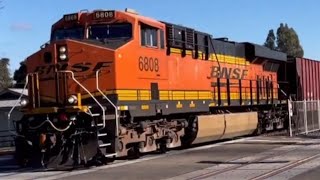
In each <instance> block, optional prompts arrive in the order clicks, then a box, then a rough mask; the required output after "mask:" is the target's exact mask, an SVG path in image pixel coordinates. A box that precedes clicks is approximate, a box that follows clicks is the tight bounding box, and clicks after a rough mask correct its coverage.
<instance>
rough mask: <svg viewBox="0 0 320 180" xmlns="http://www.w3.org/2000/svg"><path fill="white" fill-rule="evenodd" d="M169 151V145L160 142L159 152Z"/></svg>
mask: <svg viewBox="0 0 320 180" xmlns="http://www.w3.org/2000/svg"><path fill="white" fill-rule="evenodd" d="M167 151H168V149H167V145H166V144H165V143H160V144H159V152H160V153H161V154H164V153H166V152H167Z"/></svg>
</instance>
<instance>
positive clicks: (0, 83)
mask: <svg viewBox="0 0 320 180" xmlns="http://www.w3.org/2000/svg"><path fill="white" fill-rule="evenodd" d="M9 61H10V60H9V59H8V58H1V59H0V89H5V88H9V87H11V86H12V78H11V77H10V72H9Z"/></svg>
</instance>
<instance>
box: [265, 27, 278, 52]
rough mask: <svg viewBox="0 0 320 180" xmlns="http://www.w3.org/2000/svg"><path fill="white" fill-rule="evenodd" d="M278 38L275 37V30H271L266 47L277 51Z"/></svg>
mask: <svg viewBox="0 0 320 180" xmlns="http://www.w3.org/2000/svg"><path fill="white" fill-rule="evenodd" d="M275 41H276V36H275V35H274V32H273V29H270V30H269V33H268V36H267V39H266V42H265V43H264V46H266V47H268V48H270V49H272V50H275V49H276V42H275Z"/></svg>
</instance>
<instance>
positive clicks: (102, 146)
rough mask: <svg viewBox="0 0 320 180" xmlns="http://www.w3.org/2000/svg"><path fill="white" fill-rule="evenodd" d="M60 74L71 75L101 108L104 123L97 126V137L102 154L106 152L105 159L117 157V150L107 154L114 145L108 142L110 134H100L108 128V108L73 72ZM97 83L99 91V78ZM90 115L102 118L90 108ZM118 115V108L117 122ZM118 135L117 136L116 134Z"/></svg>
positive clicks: (67, 71) (65, 71) (66, 71)
mask: <svg viewBox="0 0 320 180" xmlns="http://www.w3.org/2000/svg"><path fill="white" fill-rule="evenodd" d="M60 72H61V73H66V74H67V73H69V74H71V78H72V80H73V81H74V82H76V83H77V84H78V85H79V86H80V87H81V88H82V89H83V90H85V91H86V92H87V93H88V94H89V95H90V97H91V98H92V99H93V100H94V101H95V102H96V104H97V105H98V106H99V107H100V109H101V112H102V123H99V124H97V127H98V130H97V131H98V132H97V136H98V145H99V149H100V150H101V152H105V153H104V156H105V157H113V156H116V155H117V153H116V151H115V149H114V150H113V152H112V153H107V152H106V148H107V147H109V146H111V145H112V144H111V142H106V140H107V136H108V134H107V133H101V132H100V131H103V130H105V127H106V108H105V107H104V106H102V104H101V103H100V102H99V101H98V100H97V99H96V98H95V97H94V96H93V94H92V93H91V92H90V91H89V90H88V89H87V88H86V87H84V86H83V85H82V84H81V83H80V82H79V81H78V80H77V79H76V78H75V76H74V72H73V71H69V70H64V71H60ZM98 72H99V71H97V73H96V75H97V77H98V75H99V73H98ZM96 82H97V89H98V88H99V87H98V83H99V81H98V78H97V81H96ZM98 91H99V92H100V93H102V92H101V90H100V89H98ZM102 95H103V96H105V95H104V94H103V93H102ZM107 100H108V101H109V102H110V103H111V104H112V105H113V106H114V107H116V106H115V105H114V104H113V103H112V102H111V101H110V100H109V99H108V98H107ZM89 114H90V115H91V116H92V117H100V116H101V114H100V113H95V114H93V113H91V111H90V108H89ZM117 114H118V113H117V108H116V120H117ZM117 127H118V126H117ZM116 133H118V129H117V130H116ZM116 135H117V134H116Z"/></svg>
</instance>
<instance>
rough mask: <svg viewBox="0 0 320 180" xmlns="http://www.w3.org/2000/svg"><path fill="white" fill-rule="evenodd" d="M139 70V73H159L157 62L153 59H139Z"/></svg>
mask: <svg viewBox="0 0 320 180" xmlns="http://www.w3.org/2000/svg"><path fill="white" fill-rule="evenodd" d="M139 70H140V71H150V72H158V71H159V60H158V58H153V57H142V56H140V57H139Z"/></svg>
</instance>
